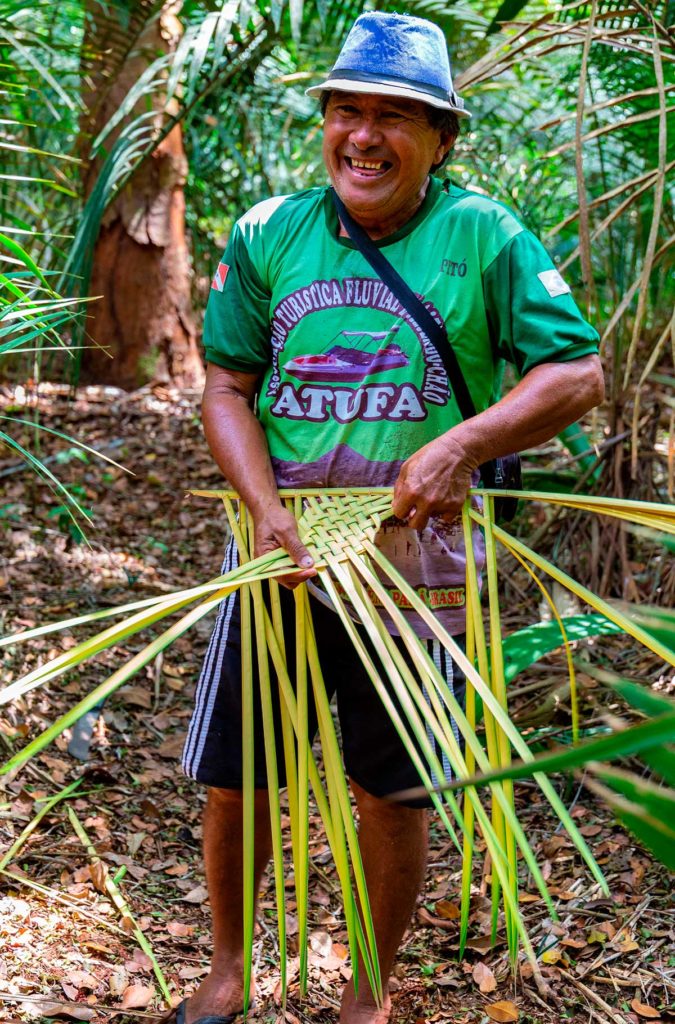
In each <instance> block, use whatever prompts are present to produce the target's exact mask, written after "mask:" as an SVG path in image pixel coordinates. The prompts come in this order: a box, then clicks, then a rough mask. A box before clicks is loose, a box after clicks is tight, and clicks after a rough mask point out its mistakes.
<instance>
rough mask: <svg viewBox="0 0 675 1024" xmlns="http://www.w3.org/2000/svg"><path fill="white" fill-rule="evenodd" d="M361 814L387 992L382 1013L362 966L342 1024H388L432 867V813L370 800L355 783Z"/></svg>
mask: <svg viewBox="0 0 675 1024" xmlns="http://www.w3.org/2000/svg"><path fill="white" fill-rule="evenodd" d="M351 785H352V791H353V793H354V796H355V798H356V803H357V806H358V809H359V818H360V827H359V847H360V849H361V857H362V860H363V867H364V871H365V876H366V884H367V886H368V897H369V900H370V911H371V914H372V917H373V923H374V926H375V938H376V940H377V950H378V956H379V960H380V973H381V976H382V984H383V987H384V997H385V1001H384V1006H383V1007H382V1008H381V1009H378V1007H377V1003H376V1001H375V996H374V994H373V992H372V991H371V989H370V986H369V985H368V979H367V977H366V973H365V970H364V969H363V965H360V968H359V993H358V996H357V995H356V993H355V992H354V988H353V985H352V984H351V983H350V984H349V985H348V986H347V987H346V989H345V991H344V994H343V996H342V1006H341V1008H340V1024H385V1022H386V1021H387V1020H388V1018H389V1012H390V1003H389V995H388V992H387V982H388V980H389V977H390V975H391V970H392V966H393V963H394V957H395V956H396V952H397V950H398V947H399V945H400V944H401V940H402V938H403V933H404V932H405V930H406V927H407V925H408V924H409V922H410V918H411V916H412V913H413V910H414V909H415V904H416V902H417V896H418V894H419V891H420V889H421V887H422V883H423V881H424V872H425V868H426V863H427V849H428V829H427V812H426V811H425V810H421V809H420V810H418V809H415V808H411V807H402V806H401V805H400V804H392V803H388V802H387V801H386V800H380V799H379V798H378V797H374V796H371V795H370V794H369V793H366V792H365V790H363V789H361V787H360V786H357V785H356V783H354V782H352V784H351Z"/></svg>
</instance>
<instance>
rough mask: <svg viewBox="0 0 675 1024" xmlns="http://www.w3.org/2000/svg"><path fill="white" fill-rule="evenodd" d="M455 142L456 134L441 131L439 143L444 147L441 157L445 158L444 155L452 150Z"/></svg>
mask: <svg viewBox="0 0 675 1024" xmlns="http://www.w3.org/2000/svg"><path fill="white" fill-rule="evenodd" d="M456 142H457V136H456V135H453V134H452V133H451V132H441V145H442V146H443V147H444V149H443V152H444V157H443V159H445V157H446V156H447V155H448V153H451V152H452V150H453V149H454V148H455V143H456Z"/></svg>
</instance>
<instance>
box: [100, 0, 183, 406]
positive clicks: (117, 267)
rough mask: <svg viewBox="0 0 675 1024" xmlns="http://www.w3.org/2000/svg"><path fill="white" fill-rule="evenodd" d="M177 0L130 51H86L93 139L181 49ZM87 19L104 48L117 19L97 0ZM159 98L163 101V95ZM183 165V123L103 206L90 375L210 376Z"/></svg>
mask: <svg viewBox="0 0 675 1024" xmlns="http://www.w3.org/2000/svg"><path fill="white" fill-rule="evenodd" d="M178 9H179V5H176V4H167V5H165V6H164V7H163V8H162V10H161V12H160V14H159V16H158V17H156V18H151V20H150V21H149V22H146V24H145V25H144V26H143V28H142V31H141V33H140V36H139V39H138V42H137V45H136V46H134V47H133V50H132V51H131V52H127V53H122V54H120V53H117V54H116V53H115V52H114V50H113V49H111V48H108V51H107V52H108V54H110V57H109V58H108V60H105V59H104V60H103V61H100V62H99V63H94V62H91V61H87V66H86V77H85V83H86V95H85V97H84V98H85V102H86V104H87V110H86V113H85V115H84V116H83V124H82V128H83V136H85V137H86V140H87V142H86V144H87V145H90V144H91V139H92V138H93V137H94V136H95V135H96V134H97V132H98V131H99V130H100V128H101V127H102V126H103V125H104V124H105V123H106V121H107V120H108V118H109V117H110V116H111V115H112V113H113V112H114V111H115V110H116V109H117V107H118V106H119V104H120V103H121V101H122V99H123V97H124V96H125V95H126V94H127V92H128V91H129V88H130V87H131V86H132V85H133V83H134V82H136V81H137V79H138V77H139V75H140V74H141V73H142V71H143V70H144V69H145V67H147V65H148V64H149V63H150V61H151V60H153V59H155V58H156V57H157V56H158V55H159V54H160V53H167V52H170V51H171V50H173V49H175V46H176V44H177V42H178V39H179V38H180V34H181V27H180V22H179V21H178V18H177V16H176V14H177V10H178ZM149 13H152V11H151V10H150V11H149ZM88 26H89V29H88V32H87V34H86V36H85V46H84V48H83V53H85V54H86V53H87V52H88V53H92V52H93V53H97V54H101V53H105V52H106V37H107V36H109V34H110V22H109V20H108V19H107V18H106V16H105V15H102V14H101V7H100V5H98V4H93V3H92V4H91V6H90V8H89V11H88ZM85 59H86V58H85ZM153 102H155V103H156V104H157V105H158V106H159V105H163V99H162V97H153ZM109 144H111V143H109ZM97 170H98V168H97V166H96V162H95V161H90V162H85V164H84V169H83V181H84V188H85V194H87V193H88V192H89V191H90V190H91V188H92V186H93V183H94V181H95V177H96V172H97ZM186 175H187V161H186V157H185V150H184V147H183V139H182V133H181V128H180V126H176V127H175V128H174V129H173V130H172V131H171V132H170V133H169V135H168V136H167V137H166V138H165V139H164V140H163V141H162V143H161V144H160V145H159V146H158V148H157V149H156V150H155V152H154V153H153V155H152V157H150V158H149V159H148V160H146V161H144V163H143V164H142V165H141V166H140V167H139V168H138V170H137V171H136V173H135V174H134V176H133V178H132V179H131V181H130V182H129V184H128V185H127V186H126V188H125V189H124V190H123V192H122V193H121V195H120V196H118V198H117V199H116V200H115V202H114V203H113V204H112V205H111V206H110V207H109V208H108V210H107V211H106V214H105V216H104V219H103V223H102V226H101V231H100V234H99V237H98V241H97V243H96V247H95V251H94V263H93V271H92V278H91V286H90V294H91V295H94V296H100V298H99V299H98V300H97V301H96V302H95V303H93V304H92V315H91V318H90V320H89V322H88V334H89V338H88V342H87V343H88V344H89V345H94V346H97V347H92V348H88V349H87V350H85V353H84V357H83V361H82V375H83V378H84V379H86V380H89V381H96V382H99V383H106V384H115V385H118V386H120V387H124V388H129V389H131V388H135V387H138V386H139V385H141V384H144V383H146V382H147V381H150V380H159V381H164V382H171V383H175V384H178V385H179V386H195V385H199V384H200V383H201V381H202V379H203V365H202V360H201V357H200V354H199V349H198V346H197V331H196V326H195V322H194V318H193V313H192V299H191V289H190V261H189V253H188V243H187V238H186V231H185V196H184V185H185V179H186ZM111 357H112V358H111Z"/></svg>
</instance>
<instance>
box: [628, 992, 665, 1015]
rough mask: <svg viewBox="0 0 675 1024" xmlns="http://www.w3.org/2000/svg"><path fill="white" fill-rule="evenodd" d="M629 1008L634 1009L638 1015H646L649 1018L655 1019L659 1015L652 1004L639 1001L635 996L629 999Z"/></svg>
mask: <svg viewBox="0 0 675 1024" xmlns="http://www.w3.org/2000/svg"><path fill="white" fill-rule="evenodd" d="M630 1005H631V1009H632V1010H635V1012H636V1013H637V1015H638V1017H648V1018H649V1019H650V1020H656V1019H657V1018H660V1017H661V1013H660V1011H659V1010H655V1009H654V1007H653V1006H647V1004H646V1003H641V1002H640V1000H639V999H638V998H637V997H636V998H635V999H631V1001H630Z"/></svg>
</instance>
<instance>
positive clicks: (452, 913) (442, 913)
mask: <svg viewBox="0 0 675 1024" xmlns="http://www.w3.org/2000/svg"><path fill="white" fill-rule="evenodd" d="M434 909H435V910H436V913H437V914H438V916H439V917H442V918H445V920H446V921H458V920H459V918H460V917H461V913H462V912H461V910H460V909H459V907H458V906H457V904H456V903H451V902H450V900H439V901H438V903H437V904H436V906H435V908H434Z"/></svg>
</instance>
